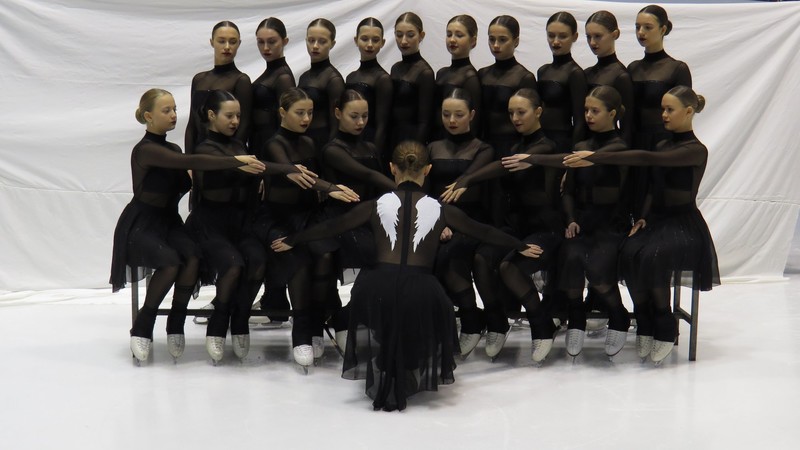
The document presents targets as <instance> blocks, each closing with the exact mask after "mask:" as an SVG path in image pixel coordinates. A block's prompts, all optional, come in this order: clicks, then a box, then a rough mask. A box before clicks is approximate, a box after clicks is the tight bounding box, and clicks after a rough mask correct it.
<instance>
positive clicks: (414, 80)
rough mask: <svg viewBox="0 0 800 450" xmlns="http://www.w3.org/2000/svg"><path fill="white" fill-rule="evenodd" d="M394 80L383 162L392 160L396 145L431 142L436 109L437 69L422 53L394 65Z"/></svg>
mask: <svg viewBox="0 0 800 450" xmlns="http://www.w3.org/2000/svg"><path fill="white" fill-rule="evenodd" d="M391 77H392V85H393V89H392V122H391V130H389V145H388V146H387V147H385V148H383V149H381V150H382V155H381V159H382V160H383V161H391V160H392V152H393V151H394V148H395V146H397V144H399V143H400V142H402V141H404V140H407V139H412V140H416V141H417V142H420V143H422V144H427V143H428V140H429V135H430V132H431V120H433V110H434V106H435V105H434V104H433V94H434V90H435V89H434V86H435V84H436V83H435V82H434V78H433V69H431V66H430V65H429V64H428V62H427V61H425V60H424V59H423V58H422V55H420V53H419V52H417V53H414V54H413V55H403V60H402V61H399V62H397V63H395V65H393V66H392V70H391ZM385 170H386V173H388V172H389V169H388V168H386V169H385Z"/></svg>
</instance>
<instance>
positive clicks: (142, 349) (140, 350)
mask: <svg viewBox="0 0 800 450" xmlns="http://www.w3.org/2000/svg"><path fill="white" fill-rule="evenodd" d="M152 349H153V340H152V339H148V338H146V337H140V336H131V353H133V357H134V358H136V365H139V364H140V363H141V362H142V361H147V358H149V357H150V350H152Z"/></svg>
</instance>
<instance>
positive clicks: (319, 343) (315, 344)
mask: <svg viewBox="0 0 800 450" xmlns="http://www.w3.org/2000/svg"><path fill="white" fill-rule="evenodd" d="M311 348H312V349H313V350H314V359H319V358H322V355H323V354H325V339H323V338H322V336H312V337H311Z"/></svg>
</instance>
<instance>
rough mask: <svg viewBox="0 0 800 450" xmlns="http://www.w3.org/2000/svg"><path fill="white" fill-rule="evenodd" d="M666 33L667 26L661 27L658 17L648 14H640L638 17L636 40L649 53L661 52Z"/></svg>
mask: <svg viewBox="0 0 800 450" xmlns="http://www.w3.org/2000/svg"><path fill="white" fill-rule="evenodd" d="M666 32H667V26H666V25H664V26H661V25H659V24H658V18H657V17H656V16H654V15H652V14H648V13H639V14H638V15H637V16H636V39H637V40H638V41H639V45H641V46H642V47H644V48H645V51H647V52H648V53H653V52H655V51H660V50H661V48H662V46H663V45H664V35H665V34H666Z"/></svg>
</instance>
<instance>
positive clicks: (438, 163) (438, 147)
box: [427, 133, 494, 220]
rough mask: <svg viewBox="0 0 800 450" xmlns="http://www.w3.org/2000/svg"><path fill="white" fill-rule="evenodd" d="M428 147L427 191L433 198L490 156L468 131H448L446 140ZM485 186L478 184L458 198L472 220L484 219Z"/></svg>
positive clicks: (489, 149) (489, 152)
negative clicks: (429, 163) (457, 133)
mask: <svg viewBox="0 0 800 450" xmlns="http://www.w3.org/2000/svg"><path fill="white" fill-rule="evenodd" d="M428 150H429V151H430V157H431V165H432V168H431V171H430V174H429V176H428V179H427V184H429V190H428V192H429V193H430V195H432V196H434V197H437V198H438V197H439V196H440V195H441V194H442V193H444V191H445V190H446V188H447V186H448V185H450V184H452V183H455V182H456V180H457V179H458V178H459V177H461V176H463V175H468V174H471V173H473V172H475V171H476V170H478V169H480V168H481V167H484V166H486V165H487V164H489V163H491V162H492V160H493V159H494V155H493V152H492V148H491V147H490V146H489V144H487V143H485V142H483V141H481V140H480V139H477V138H475V137H473V136H472V135H471V134H470V133H465V134H460V135H455V136H454V135H451V134H448V137H447V139H441V140H438V141H434V142H431V143H430V144H428ZM487 188H488V186H485V185H483V184H479V185H476V186H475V187H473V188H471V189H469V190H467V192H466V193H464V195H462V196H461V198H460V199H459V201H458V206H459V208H461V209H463V210H464V211H465V212H466V213H467V214H468V215H469V216H470V217H472V218H474V219H476V220H481V219H483V220H485V219H486V217H485V216H486V215H487V214H486V212H487V211H486V207H487V204H486V199H487V192H486V189H487Z"/></svg>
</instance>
